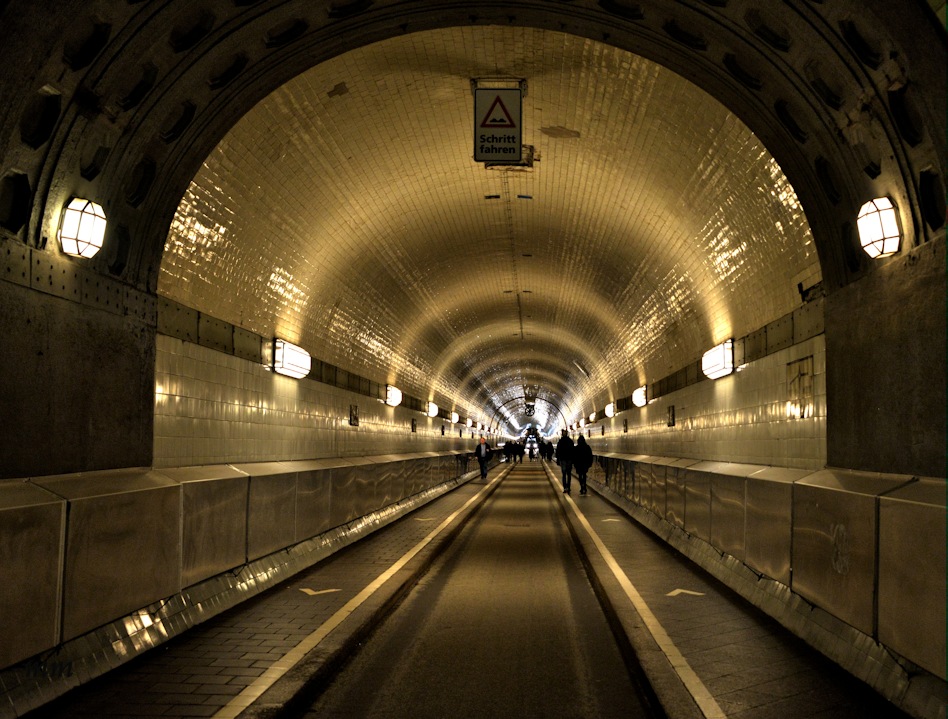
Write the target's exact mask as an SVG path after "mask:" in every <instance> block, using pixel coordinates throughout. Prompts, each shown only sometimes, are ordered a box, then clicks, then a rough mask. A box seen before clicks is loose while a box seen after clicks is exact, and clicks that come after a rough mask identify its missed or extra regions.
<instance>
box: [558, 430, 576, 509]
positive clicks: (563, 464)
mask: <svg viewBox="0 0 948 719" xmlns="http://www.w3.org/2000/svg"><path fill="white" fill-rule="evenodd" d="M556 463H557V464H558V465H560V472H561V473H562V475H563V494H569V486H570V484H571V482H572V479H573V440H571V439H570V438H569V432H567V431H566V430H565V429H564V430H563V436H562V437H560V441H559V442H557V443H556Z"/></svg>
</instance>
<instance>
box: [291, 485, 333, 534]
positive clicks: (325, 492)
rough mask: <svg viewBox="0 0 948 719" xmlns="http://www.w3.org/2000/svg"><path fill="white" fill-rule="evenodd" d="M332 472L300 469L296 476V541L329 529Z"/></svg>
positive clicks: (330, 526)
mask: <svg viewBox="0 0 948 719" xmlns="http://www.w3.org/2000/svg"><path fill="white" fill-rule="evenodd" d="M331 493H332V470H331V469H329V468H328V467H322V468H320V467H317V466H310V467H300V469H299V472H297V475H296V541H297V542H303V541H305V540H307V539H310V538H311V537H315V536H316V535H318V534H322V533H323V532H325V531H326V530H327V529H331V528H332V525H331V524H330V515H329V506H330V499H331Z"/></svg>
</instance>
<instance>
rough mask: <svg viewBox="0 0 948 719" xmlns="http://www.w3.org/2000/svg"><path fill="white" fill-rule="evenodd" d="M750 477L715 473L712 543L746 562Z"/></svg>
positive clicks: (713, 483) (712, 496)
mask: <svg viewBox="0 0 948 719" xmlns="http://www.w3.org/2000/svg"><path fill="white" fill-rule="evenodd" d="M746 482H747V480H745V479H744V478H743V477H735V476H733V475H724V474H712V475H711V544H712V546H714V547H716V548H717V549H719V550H721V551H722V552H725V553H727V554H730V555H731V556H732V557H737V558H738V559H740V560H741V561H744V554H745V550H744V541H745V540H744V531H745V529H744V508H745V501H746V500H745V485H746Z"/></svg>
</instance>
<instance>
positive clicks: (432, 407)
mask: <svg viewBox="0 0 948 719" xmlns="http://www.w3.org/2000/svg"><path fill="white" fill-rule="evenodd" d="M428 416H429V417H437V416H438V405H436V404H435V403H434V402H429V403H428Z"/></svg>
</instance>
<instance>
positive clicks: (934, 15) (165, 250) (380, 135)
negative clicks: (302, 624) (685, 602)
mask: <svg viewBox="0 0 948 719" xmlns="http://www.w3.org/2000/svg"><path fill="white" fill-rule="evenodd" d="M0 36H2V39H3V42H2V43H0V57H2V59H3V66H4V67H5V68H7V70H6V71H5V72H4V73H3V75H2V78H0V87H2V90H3V97H4V100H5V102H4V103H3V109H2V110H0V247H2V252H0V257H2V259H3V268H2V269H3V273H2V279H3V281H2V282H0V302H2V305H3V308H4V311H3V313H2V315H0V323H2V331H3V335H4V336H5V337H6V338H7V339H6V340H5V347H6V348H7V351H6V352H4V353H3V355H2V360H0V363H2V364H0V368H2V370H3V372H2V378H0V397H2V400H3V413H2V418H0V429H2V431H0V443H2V454H0V456H2V461H0V564H2V565H3V566H5V567H7V571H6V575H7V579H6V581H5V586H4V588H3V592H2V593H0V636H2V637H4V639H3V640H0V678H2V681H0V689H2V692H3V694H4V698H3V700H2V701H3V703H4V707H3V709H2V710H0V716H7V715H9V716H19V715H20V714H21V713H23V712H25V711H26V710H29V709H32V708H35V707H36V706H39V705H41V704H42V703H43V702H44V701H47V700H49V699H50V698H52V697H54V696H57V695H59V694H62V693H63V692H65V691H67V690H68V689H69V688H71V687H72V686H75V685H76V684H77V683H82V682H83V681H85V679H86V677H91V676H93V675H97V674H100V673H103V672H105V671H106V670H107V669H108V668H110V667H112V666H114V665H116V664H118V663H121V662H122V661H126V660H127V659H129V658H131V657H133V656H136V655H138V654H140V653H143V652H145V651H148V650H149V649H151V648H152V647H154V646H156V645H158V644H161V643H163V642H164V641H167V640H168V639H169V638H170V637H172V636H174V635H176V634H178V633H180V632H183V631H184V630H185V625H190V624H191V623H193V621H195V620H194V616H192V617H190V618H187V619H178V620H175V621H172V620H171V619H166V621H167V624H166V626H165V627H164V628H163V629H162V631H160V632H155V631H153V630H151V629H150V628H149V626H150V624H151V623H153V620H154V616H155V612H154V611H153V609H148V608H153V607H155V606H156V603H157V604H158V605H160V606H162V607H165V606H167V607H172V606H176V603H177V604H178V605H180V604H182V602H181V601H180V600H181V598H182V597H186V596H188V597H190V596H192V595H189V594H188V592H189V591H193V589H194V588H195V587H198V586H200V587H202V588H205V589H206V588H208V587H210V586H211V585H213V586H214V587H215V589H214V591H215V592H217V594H214V597H215V598H214V600H213V602H209V603H208V605H207V607H204V608H201V607H197V606H195V605H194V604H193V603H190V604H189V602H183V604H187V605H188V606H190V607H191V608H190V609H180V611H181V612H183V613H185V614H186V613H187V612H189V611H190V612H194V613H195V616H196V615H201V616H205V615H210V614H213V613H214V611H217V610H216V609H214V608H213V607H212V605H214V606H216V605H217V604H220V606H221V607H224V606H230V605H232V604H233V603H235V602H236V601H237V600H238V599H242V598H244V597H245V596H248V595H249V594H252V593H254V592H256V591H262V590H263V589H265V588H266V587H267V586H269V585H272V584H273V583H275V582H277V581H280V580H282V579H284V578H285V577H287V576H290V575H291V574H292V572H294V571H297V570H298V568H299V566H302V564H305V563H306V562H307V561H316V559H315V558H313V559H311V560H306V559H303V558H301V556H302V553H303V550H304V549H307V551H308V549H311V548H312V546H313V544H314V542H316V541H317V538H319V537H324V538H325V537H332V538H333V541H338V542H340V543H347V542H349V541H355V539H356V538H358V537H359V536H361V533H362V532H364V531H367V528H369V529H371V527H373V526H375V525H376V524H384V523H386V522H388V521H390V520H391V519H392V518H393V517H394V516H395V515H397V514H399V513H400V512H404V511H408V510H409V509H411V508H413V507H416V506H418V505H419V504H420V503H423V502H426V501H429V500H430V498H431V497H434V496H436V495H438V494H439V493H440V492H441V491H442V490H443V488H444V487H446V486H448V485H450V486H452V487H453V486H454V485H455V484H456V483H458V482H460V481H462V480H465V479H470V477H471V476H473V475H474V474H476V472H475V468H476V463H475V462H474V461H473V459H472V458H471V453H472V452H473V451H474V448H475V445H476V443H477V441H478V439H479V438H480V437H481V436H484V437H485V438H487V440H488V441H489V442H490V443H491V444H492V445H493V446H495V447H498V446H501V445H503V444H504V443H506V442H513V441H516V440H517V439H519V438H522V437H526V436H530V437H546V438H552V439H553V441H555V440H556V439H557V438H559V437H560V436H561V435H562V434H564V433H565V434H567V435H569V436H571V437H573V438H578V437H579V436H582V437H583V438H584V440H585V441H586V442H588V444H589V445H590V446H591V447H592V450H593V453H594V456H595V458H596V464H595V469H594V471H593V472H592V473H591V482H592V483H593V485H594V487H595V488H597V491H601V492H603V493H604V494H605V495H608V496H609V497H611V498H612V499H614V501H616V502H618V503H620V504H623V503H624V505H627V506H628V507H629V511H630V512H632V513H633V514H636V515H637V516H639V518H640V519H641V520H642V521H643V522H644V523H646V524H648V525H650V526H651V527H652V528H653V530H654V531H655V532H656V533H658V534H662V535H663V536H666V537H670V538H671V539H670V540H669V541H672V542H673V543H678V546H687V547H689V548H690V549H689V550H688V551H691V552H693V553H694V555H695V561H699V562H704V563H705V565H706V568H708V569H709V571H712V572H719V573H722V575H725V576H726V575H729V574H731V573H733V572H734V571H737V570H734V569H733V568H734V567H735V566H736V567H739V568H740V571H741V572H744V571H745V570H746V571H749V572H751V573H752V574H753V575H754V576H756V577H757V578H758V580H759V581H760V582H761V583H763V584H765V585H766V587H767V588H766V590H765V593H767V595H768V597H770V598H771V599H772V601H771V599H767V600H766V601H765V602H764V604H766V605H768V606H770V605H774V606H775V607H777V605H779V607H777V608H773V609H772V611H773V612H775V613H778V614H779V613H780V612H781V611H788V612H789V611H791V610H789V609H787V607H789V606H791V605H794V606H798V605H799V604H800V603H803V604H805V606H806V607H808V608H809V609H811V610H812V611H813V612H814V613H819V615H820V616H823V617H826V623H828V624H832V625H833V627H835V628H836V629H834V630H831V631H834V632H835V633H836V635H838V636H843V637H844V639H843V640H842V644H843V645H844V646H843V647H842V648H839V649H837V650H834V651H835V653H832V658H833V660H834V661H836V662H837V663H839V664H841V665H842V666H843V667H844V668H845V669H846V670H847V671H850V672H852V673H853V674H855V675H856V676H858V677H860V678H861V679H863V680H865V681H867V682H869V683H870V684H871V685H873V686H876V687H877V688H880V691H883V693H885V694H887V696H888V697H889V698H890V699H892V700H893V701H895V703H896V704H899V705H901V706H903V707H904V708H907V709H908V708H909V707H910V705H911V706H912V707H915V706H916V705H918V704H926V702H927V706H931V705H932V702H934V703H935V704H937V703H938V701H937V699H936V700H931V699H930V697H932V696H934V697H937V696H941V697H942V699H943V697H944V690H945V680H946V668H945V633H946V632H945V592H944V588H945V574H946V573H945V545H946V542H945V507H946V500H945V486H944V482H945V476H946V459H945V447H946V426H945V407H946V387H945V376H946V373H945V366H946V357H945V349H946V331H945V319H946V303H945V220H946V204H945V176H946V152H945V137H946V125H945V121H946V91H945V88H946V43H948V38H946V33H945V6H944V3H940V2H936V1H934V0H933V1H932V2H923V1H922V0H904V1H903V2H899V3H890V2H885V1H883V0H832V1H830V0H826V1H816V0H787V1H786V2H783V3H761V2H754V1H752V0H680V1H678V2H671V1H670V0H599V1H598V2H595V1H594V0H567V1H564V2H532V1H530V0H512V1H511V2H507V3H494V2H490V1H488V0H483V1H480V0H475V1H474V2H469V3H454V2H450V1H447V0H445V1H442V0H408V1H407V2H400V3H384V2H378V1H377V0H355V1H353V2H347V1H339V2H336V1H334V0H328V1H321V2H315V3H313V2H304V1H302V0H285V1H283V2H271V1H269V0H262V1H256V2H255V1H253V0H191V1H190V2H183V1H182V0H170V1H167V2H158V1H157V0H145V1H141V0H138V1H134V0H128V1H124V0H99V1H98V2H95V3H88V4H82V3H70V4H56V5H54V6H52V7H50V6H49V5H48V4H36V3H32V2H28V1H27V0H9V1H8V2H5V3H0ZM873 222H875V223H876V226H878V227H880V228H882V229H881V230H880V232H882V235H884V237H883V236H882V235H879V236H876V237H875V238H872V237H868V236H867V235H866V228H867V227H868V226H870V225H872V223H873ZM83 225H88V226H95V227H97V228H98V229H99V234H98V235H94V236H93V237H92V238H91V239H89V238H86V237H84V236H83V237H79V236H78V234H79V233H78V232H77V229H78V228H79V227H80V226H83ZM330 497H331V499H330ZM320 551H323V550H320ZM293 552H296V554H293ZM287 553H290V555H291V556H292V557H294V558H293V559H292V561H288V560H286V559H285V557H286V556H287ZM686 553H687V552H686ZM317 554H318V552H317ZM313 556H314V557H315V556H316V555H313ZM320 556H322V555H320ZM294 562H297V564H294ZM239 567H244V568H246V567H252V568H253V571H254V572H255V574H254V576H255V578H254V579H253V580H252V581H251V582H249V585H252V587H249V585H248V584H242V585H240V586H237V585H235V584H234V583H233V582H230V580H224V579H222V577H229V576H233V573H234V572H235V568H239ZM742 576H743V575H742ZM725 581H726V580H725ZM734 581H735V582H737V584H740V581H739V580H734ZM103 583H108V585H109V586H113V587H114V588H115V589H114V591H111V592H109V593H108V595H107V596H106V597H103V596H100V592H101V587H102V586H103ZM248 587H249V588H248ZM735 588H736V591H738V592H739V593H745V591H746V593H749V594H752V593H753V592H755V591H757V590H756V589H754V588H745V589H741V587H739V586H737V585H735ZM189 601H190V600H189ZM794 603H796V604H794ZM780 607H782V609H781V608H780ZM146 609H147V613H148V616H150V617H152V619H149V620H148V622H147V623H148V624H149V626H146V627H142V625H141V621H137V620H136V621H131V620H130V619H129V618H130V617H132V618H134V617H139V618H140V617H141V616H143V615H142V612H143V611H145V610H146ZM169 611H170V610H169ZM175 611H177V610H175ZM116 633H118V635H119V636H120V637H121V638H122V641H121V642H118V641H117V640H116ZM798 633H800V634H802V635H804V636H806V635H808V634H809V635H812V633H811V630H810V625H806V624H805V623H804V626H803V627H802V628H798ZM126 640H127V641H126ZM819 641H820V640H817V643H819ZM834 641H836V642H837V643H839V640H834ZM119 645H121V647H122V649H121V650H119V649H117V648H115V647H117V646H119ZM866 646H871V647H873V649H872V651H867V650H865V647H866ZM873 652H876V654H874V653H873ZM878 653H881V654H882V655H884V656H885V657H886V662H888V663H887V664H885V666H886V667H887V668H886V669H885V670H883V671H880V670H879V669H878V664H879V660H878V656H879V654H878ZM79 666H81V667H82V669H81V670H77V669H76V667H79ZM63 667H67V668H68V670H67V671H63ZM893 687H894V688H893ZM919 696H924V697H928V698H927V699H924V700H922V699H918V697H919ZM7 705H8V706H7ZM3 711H8V712H9V714H4V713H2V712H3ZM941 712H942V713H941V716H943V715H944V706H943V705H942V706H941ZM919 715H928V714H926V713H925V712H920V713H919Z"/></svg>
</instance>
